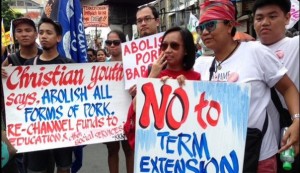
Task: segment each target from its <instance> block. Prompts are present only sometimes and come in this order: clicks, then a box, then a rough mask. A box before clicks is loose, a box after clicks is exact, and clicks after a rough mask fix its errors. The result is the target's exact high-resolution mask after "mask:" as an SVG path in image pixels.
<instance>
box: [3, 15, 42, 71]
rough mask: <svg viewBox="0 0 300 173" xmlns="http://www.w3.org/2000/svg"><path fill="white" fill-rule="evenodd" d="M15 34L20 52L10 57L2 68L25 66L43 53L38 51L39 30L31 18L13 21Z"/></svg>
mask: <svg viewBox="0 0 300 173" xmlns="http://www.w3.org/2000/svg"><path fill="white" fill-rule="evenodd" d="M12 24H13V32H14V37H15V40H16V41H18V43H19V46H20V47H19V51H17V52H16V53H13V54H11V55H10V56H8V57H7V58H6V59H5V60H4V61H3V63H2V66H8V65H9V64H12V65H23V64H24V62H25V61H26V60H28V59H31V58H34V57H36V56H37V55H40V54H41V53H42V50H40V49H38V46H37V43H36V42H35V40H36V39H37V30H36V27H35V23H34V22H33V21H32V20H31V19H29V18H18V19H15V20H14V21H13V23H12Z"/></svg>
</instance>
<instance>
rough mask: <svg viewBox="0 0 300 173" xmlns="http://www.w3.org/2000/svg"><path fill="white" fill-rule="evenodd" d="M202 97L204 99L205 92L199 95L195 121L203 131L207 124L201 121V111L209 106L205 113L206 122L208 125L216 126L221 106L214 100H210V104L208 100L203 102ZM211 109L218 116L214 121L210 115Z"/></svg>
mask: <svg viewBox="0 0 300 173" xmlns="http://www.w3.org/2000/svg"><path fill="white" fill-rule="evenodd" d="M204 97H205V92H204V93H202V94H201V96H200V101H199V104H198V105H196V106H195V112H198V113H197V120H198V123H199V125H200V126H201V127H202V128H203V129H206V128H207V123H206V122H205V121H204V120H203V117H202V109H203V108H205V107H207V106H208V104H209V109H208V111H207V113H206V120H207V122H208V124H209V125H211V126H216V125H217V124H218V121H219V118H220V114H221V106H220V104H219V103H218V102H216V101H214V100H212V101H210V102H209V101H208V100H205V99H204ZM211 108H214V109H215V110H216V111H217V113H218V116H217V118H216V119H215V120H214V119H213V118H212V117H211V115H210V111H211Z"/></svg>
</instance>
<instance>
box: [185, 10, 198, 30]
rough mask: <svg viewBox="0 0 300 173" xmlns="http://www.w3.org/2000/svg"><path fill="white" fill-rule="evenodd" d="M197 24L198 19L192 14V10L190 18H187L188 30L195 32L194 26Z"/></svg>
mask: <svg viewBox="0 0 300 173" xmlns="http://www.w3.org/2000/svg"><path fill="white" fill-rule="evenodd" d="M198 25H199V20H198V19H197V17H196V16H194V15H193V14H192V12H190V19H189V23H188V26H187V28H188V30H189V31H190V32H195V31H196V27H197V26H198Z"/></svg>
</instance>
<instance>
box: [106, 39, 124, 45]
mask: <svg viewBox="0 0 300 173" xmlns="http://www.w3.org/2000/svg"><path fill="white" fill-rule="evenodd" d="M105 44H106V45H108V46H111V45H112V44H114V45H115V46H119V45H120V44H121V40H106V41H105Z"/></svg>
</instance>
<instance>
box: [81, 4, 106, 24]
mask: <svg viewBox="0 0 300 173" xmlns="http://www.w3.org/2000/svg"><path fill="white" fill-rule="evenodd" d="M83 23H84V27H108V5H100V6H83Z"/></svg>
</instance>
